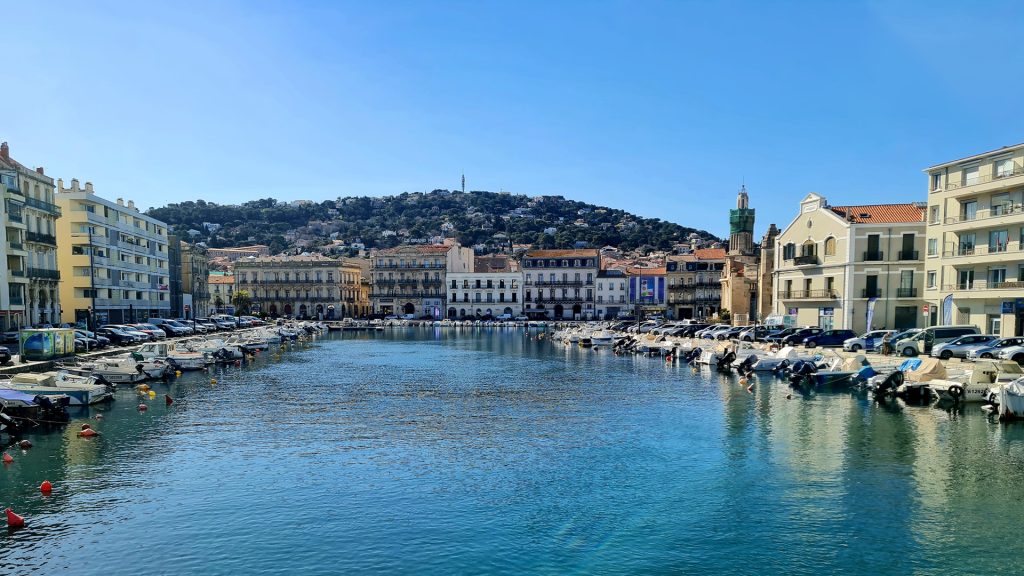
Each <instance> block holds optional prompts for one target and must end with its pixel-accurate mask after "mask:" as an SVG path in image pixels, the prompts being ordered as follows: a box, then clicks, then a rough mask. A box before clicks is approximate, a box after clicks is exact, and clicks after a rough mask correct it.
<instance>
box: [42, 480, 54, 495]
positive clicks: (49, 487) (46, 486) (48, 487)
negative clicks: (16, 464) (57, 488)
mask: <svg viewBox="0 0 1024 576" xmlns="http://www.w3.org/2000/svg"><path fill="white" fill-rule="evenodd" d="M39 491H40V492H42V493H43V494H49V493H50V492H53V484H50V481H49V480H43V483H42V484H40V485H39Z"/></svg>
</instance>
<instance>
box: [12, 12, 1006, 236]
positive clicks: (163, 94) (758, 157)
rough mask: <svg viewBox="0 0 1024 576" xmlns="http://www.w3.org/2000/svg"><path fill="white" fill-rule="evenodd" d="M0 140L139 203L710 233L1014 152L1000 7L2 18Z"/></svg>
mask: <svg viewBox="0 0 1024 576" xmlns="http://www.w3.org/2000/svg"><path fill="white" fill-rule="evenodd" d="M2 18H3V21H4V26H3V36H2V50H3V54H4V61H5V66H4V70H5V72H6V74H5V76H6V79H5V82H4V83H3V85H4V89H3V91H2V92H0V102H2V103H3V121H2V122H0V139H2V140H7V141H8V142H10V144H11V149H12V156H13V157H14V158H16V159H18V160H20V161H22V162H23V163H25V164H29V165H31V166H37V165H42V166H45V167H46V169H47V173H48V174H51V175H53V176H54V177H62V178H64V179H65V181H67V180H70V179H71V178H73V177H77V178H79V179H80V180H82V181H83V182H84V181H86V180H88V181H92V182H93V183H94V184H95V186H96V190H97V192H98V193H100V194H101V195H104V196H106V197H110V198H115V197H124V198H126V199H134V200H135V201H136V202H137V203H139V204H140V205H142V206H153V205H163V204H165V203H167V202H173V201H184V200H195V199H200V198H202V199H205V200H209V201H214V202H221V203H231V202H241V201H245V200H249V199H255V198H264V197H268V196H272V197H274V198H278V199H283V200H291V199H299V198H305V199H312V200H324V199H329V198H335V197H337V196H348V195H386V194H395V193H400V192H403V191H417V190H432V189H435V188H452V189H454V188H458V186H459V178H460V175H461V174H462V172H463V171H465V173H466V179H467V188H468V189H471V190H494V191H497V190H507V191H512V192H517V193H524V194H529V195H540V194H561V195H564V196H566V197H568V198H572V199H577V200H582V201H586V202H593V203H596V204H604V205H608V206H613V207H616V208H623V209H627V210H630V211H634V212H636V213H639V214H641V215H644V216H650V217H660V218H665V219H667V220H671V221H674V222H678V223H680V224H683V225H689V226H694V227H698V228H704V229H707V230H709V231H711V232H713V233H716V234H720V235H724V234H726V233H727V229H728V215H727V213H726V210H727V209H728V208H730V207H731V206H732V205H733V203H734V201H735V193H736V190H737V189H738V188H739V186H740V183H741V182H742V181H744V180H745V182H746V185H747V188H748V190H749V192H750V195H751V204H752V206H753V207H754V208H756V209H757V211H758V218H757V230H756V233H757V234H758V235H760V234H761V233H762V232H763V231H764V229H765V228H766V227H767V224H768V222H770V221H774V222H777V223H779V225H780V226H783V225H785V224H787V223H788V222H789V221H790V220H791V219H792V217H793V216H795V214H796V203H797V202H798V201H799V199H800V198H801V197H802V196H803V195H805V194H806V193H807V192H810V191H815V192H818V193H821V194H823V195H825V196H826V197H827V198H828V199H829V200H830V201H832V203H834V204H851V203H879V202H894V201H914V200H923V199H924V196H925V191H926V186H927V184H926V181H925V178H924V176H923V175H922V174H921V169H922V168H924V167H926V166H929V165H931V164H936V163H939V162H944V161H947V160H952V159H955V158H959V157H961V156H965V155H969V154H973V153H978V152H982V151H985V150H989V149H993V148H998V147H1000V146H1004V145H1008V144H1014V143H1018V142H1021V141H1024V115H1022V114H1021V108H1020V107H1021V103H1022V102H1024V74H1021V70H1020V65H1021V63H1022V62H1024V42H1022V41H1021V37H1020V34H1021V30H1024V10H1021V9H1020V4H1019V3H1015V2H1005V3H976V2H970V3H968V2H959V3H943V2H921V3H916V4H915V3H911V2H903V1H899V2H877V3H853V2H806V3H801V2H683V1H679V2H642V1H640V2H637V1H634V2H594V1H579V2H550V1H548V2H536V3H533V2H524V1H515V2H512V1H508V2H491V1H479V2H477V1H472V2H471V1H466V2H429V1H427V0H418V1H414V2H397V1H392V0H388V1H386V2H362V3H349V2H327V1H325V2H299V1H295V2H260V1H244V2H243V1H197V2H191V1H176V2H149V1H144V2H138V1H132V2H103V1H100V2H49V1H46V0H34V1H31V2H7V3H4V7H3V14H2Z"/></svg>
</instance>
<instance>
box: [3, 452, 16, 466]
mask: <svg viewBox="0 0 1024 576" xmlns="http://www.w3.org/2000/svg"><path fill="white" fill-rule="evenodd" d="M11 462H14V458H12V457H11V455H10V454H8V453H7V452H4V464H10V463H11Z"/></svg>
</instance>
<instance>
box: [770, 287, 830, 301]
mask: <svg viewBox="0 0 1024 576" xmlns="http://www.w3.org/2000/svg"><path fill="white" fill-rule="evenodd" d="M779 297H780V298H782V299H783V300H812V299H817V300H835V299H836V298H838V297H839V296H838V295H837V294H836V291H835V290H828V289H825V290H790V291H788V292H786V291H783V292H781V293H780V294H779Z"/></svg>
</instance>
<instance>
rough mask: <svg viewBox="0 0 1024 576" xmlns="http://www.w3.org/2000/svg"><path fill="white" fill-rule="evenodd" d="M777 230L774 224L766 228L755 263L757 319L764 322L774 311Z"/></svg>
mask: <svg viewBox="0 0 1024 576" xmlns="http://www.w3.org/2000/svg"><path fill="white" fill-rule="evenodd" d="M778 235H779V229H778V228H777V227H776V226H775V224H774V223H773V224H771V225H770V226H768V231H767V232H765V233H764V236H763V237H762V238H761V254H760V257H759V258H758V262H757V291H758V296H757V318H758V319H759V320H765V319H767V318H768V316H770V315H771V313H772V310H773V309H774V308H773V306H772V304H773V300H772V297H773V294H774V292H773V290H772V287H773V286H774V285H775V284H774V283H775V239H776V237H777V236H778Z"/></svg>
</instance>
